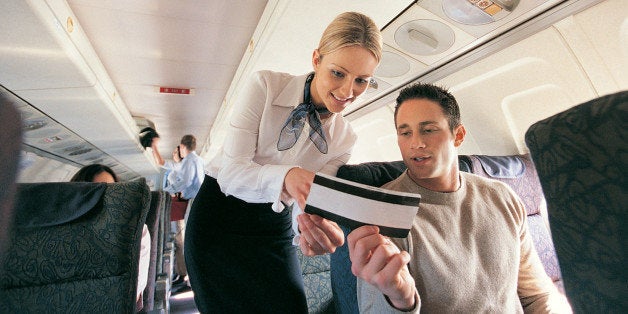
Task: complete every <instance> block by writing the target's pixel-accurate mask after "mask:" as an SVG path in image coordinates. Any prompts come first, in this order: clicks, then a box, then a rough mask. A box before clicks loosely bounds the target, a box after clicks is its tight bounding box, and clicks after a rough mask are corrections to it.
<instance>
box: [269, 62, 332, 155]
mask: <svg viewBox="0 0 628 314" xmlns="http://www.w3.org/2000/svg"><path fill="white" fill-rule="evenodd" d="M312 79H314V73H312V74H310V75H309V76H308V77H307V79H306V80H305V90H304V91H303V103H301V104H299V105H298V106H297V107H296V108H294V110H292V112H291V113H290V116H288V119H287V120H286V123H284V125H283V127H282V128H281V132H280V133H279V140H278V141H277V149H278V150H279V151H284V150H287V149H290V148H292V147H293V146H294V144H296V142H297V140H298V139H299V136H301V132H302V131H303V126H304V125H305V120H306V119H307V123H308V124H309V125H310V135H309V136H310V140H311V141H312V143H314V145H315V146H316V148H318V150H319V151H320V152H321V153H323V154H327V141H326V140H325V133H324V132H323V125H322V123H321V119H320V114H327V113H329V110H327V108H324V109H318V108H316V107H315V106H314V104H313V103H312V99H311V97H310V85H311V84H312Z"/></svg>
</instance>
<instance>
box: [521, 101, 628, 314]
mask: <svg viewBox="0 0 628 314" xmlns="http://www.w3.org/2000/svg"><path fill="white" fill-rule="evenodd" d="M627 121H628V92H626V91H624V92H620V93H616V94H612V95H607V96H604V97H601V98H598V99H595V100H591V101H589V102H586V103H584V104H581V105H578V106H575V107H573V108H571V109H568V110H566V111H564V112H561V113H559V114H556V115H554V116H552V117H549V118H547V119H545V120H542V121H539V122H537V123H535V124H534V125H532V126H531V127H530V128H529V129H528V131H527V132H526V143H527V145H528V147H529V149H530V152H531V155H532V159H533V160H534V163H535V164H536V168H537V171H538V173H539V177H540V181H541V185H542V187H543V191H544V193H545V197H546V199H547V207H548V212H549V220H550V225H551V230H552V236H553V239H554V243H555V245H556V252H557V255H558V260H559V262H560V267H561V270H562V275H563V281H564V285H565V292H566V295H567V297H568V299H569V300H570V302H571V306H572V308H573V310H574V312H582V313H589V312H595V313H611V312H612V313H620V312H621V313H625V312H626V310H627V309H628V267H627V266H626V265H628V263H627V261H626V234H627V231H628V230H627V228H628V227H627V225H628V224H627V223H628V214H627V204H628V191H627V190H628V182H627V179H626V178H627V177H628V130H627V129H626V122H627Z"/></svg>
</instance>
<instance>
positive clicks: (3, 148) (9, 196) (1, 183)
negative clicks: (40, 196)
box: [0, 89, 22, 302]
mask: <svg viewBox="0 0 628 314" xmlns="http://www.w3.org/2000/svg"><path fill="white" fill-rule="evenodd" d="M9 96H10V95H5V94H3V92H2V90H1V89H0V125H1V126H2V127H1V128H2V132H0V143H2V145H0V160H1V161H2V162H0V265H2V264H3V263H2V257H4V256H6V253H5V251H6V250H7V249H8V246H9V244H10V238H11V233H12V230H13V216H14V210H13V202H14V198H15V197H14V195H15V178H16V176H17V169H18V161H19V159H20V145H21V143H22V132H21V126H22V125H21V119H20V114H19V113H18V112H17V110H16V109H15V107H14V105H13V103H12V100H11V98H10V97H9ZM2 271H3V269H2V267H0V278H3V277H4V275H3V273H2ZM0 302H2V297H0Z"/></svg>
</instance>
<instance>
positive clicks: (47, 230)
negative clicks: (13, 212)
mask: <svg viewBox="0 0 628 314" xmlns="http://www.w3.org/2000/svg"><path fill="white" fill-rule="evenodd" d="M82 185H83V184H79V185H77V184H75V183H67V182H64V183H37V184H20V185H19V188H18V191H19V195H18V197H17V199H20V200H22V199H25V198H28V197H29V196H31V195H30V194H28V193H29V192H28V191H32V190H48V191H50V192H51V193H53V192H54V193H68V195H71V194H73V193H74V191H73V190H74V188H78V187H79V186H82ZM85 185H92V186H94V187H96V186H105V192H104V194H103V196H102V199H101V200H100V201H98V202H97V205H96V207H95V208H93V209H92V210H90V211H88V212H87V213H86V214H83V215H80V216H78V217H76V218H75V219H70V220H66V221H65V222H64V223H60V224H54V225H52V226H44V227H28V228H19V229H17V230H16V231H17V232H16V233H15V234H14V236H13V238H12V245H11V247H10V248H9V250H8V252H7V255H6V257H5V258H4V261H3V265H2V266H3V267H4V269H5V270H6V274H5V276H4V277H3V278H2V281H1V282H0V294H1V295H2V302H1V303H0V313H17V312H21V313H24V312H28V313H48V312H66V313H92V312H98V313H130V312H134V311H135V296H136V289H137V276H138V259H139V250H140V238H141V235H142V229H143V225H144V223H145V220H146V215H147V212H148V203H149V199H150V195H149V192H150V191H149V189H148V186H147V185H146V182H145V180H143V179H142V180H138V181H135V182H127V183H114V184H98V183H85ZM59 186H63V187H62V188H59ZM42 195H47V194H46V193H43V194H42ZM68 195H65V196H60V197H59V198H58V199H73V198H69V197H67V196H68ZM49 199H50V198H47V197H43V198H39V199H38V202H32V203H31V206H36V207H45V206H46V204H47V203H48V201H49ZM18 205H19V206H21V204H18ZM57 207H58V208H60V207H63V206H61V204H59V206H57ZM64 211H65V212H68V211H69V209H68V210H64ZM28 212H30V213H35V212H37V210H36V209H33V208H30V209H29V210H28ZM25 220H27V221H33V220H34V219H25Z"/></svg>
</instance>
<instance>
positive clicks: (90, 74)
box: [0, 0, 158, 179]
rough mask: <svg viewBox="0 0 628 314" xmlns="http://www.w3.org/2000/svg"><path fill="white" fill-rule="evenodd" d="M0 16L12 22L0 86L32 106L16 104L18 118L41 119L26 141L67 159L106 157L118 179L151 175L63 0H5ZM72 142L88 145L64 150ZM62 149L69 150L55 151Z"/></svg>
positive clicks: (0, 38)
mask: <svg viewBox="0 0 628 314" xmlns="http://www.w3.org/2000/svg"><path fill="white" fill-rule="evenodd" d="M0 19H2V21H4V23H6V24H5V25H11V27H10V28H7V29H10V31H5V32H2V33H0V47H1V48H0V58H2V60H3V62H2V63H0V85H2V86H4V87H5V88H6V89H8V90H10V91H12V92H13V93H14V94H15V95H17V96H19V97H20V98H22V99H23V100H25V101H26V102H27V103H28V104H30V106H32V108H30V107H29V105H23V106H20V107H21V108H22V109H21V110H22V112H23V117H24V116H27V115H34V116H38V115H40V116H41V119H42V120H46V121H47V123H45V124H44V125H39V126H38V130H37V132H25V137H24V143H25V144H27V145H28V146H29V147H32V148H33V149H34V150H35V151H36V152H37V151H41V152H44V153H48V154H49V155H46V157H50V158H55V159H59V160H60V161H63V162H66V163H75V164H80V165H85V164H90V163H94V162H95V161H101V160H103V161H104V160H107V163H109V164H110V165H113V166H114V167H113V168H116V167H118V169H119V171H117V172H123V173H124V174H123V175H121V177H122V178H123V179H132V178H136V177H138V176H147V175H154V174H157V173H158V168H157V166H156V165H155V163H154V160H153V158H152V156H151V155H150V154H149V153H148V152H146V151H145V150H144V149H143V147H142V146H141V145H140V143H139V134H138V133H139V130H138V127H137V125H136V124H135V121H134V119H133V118H132V116H131V114H130V112H129V111H128V109H127V107H126V105H125V104H124V102H123V100H122V99H121V98H120V96H119V95H118V93H117V91H116V88H115V86H114V85H113V83H112V81H111V79H110V77H109V75H108V74H107V71H106V69H105V68H104V66H103V65H102V63H101V61H100V59H99V58H98V56H97V54H96V52H95V51H94V49H93V48H92V46H91V44H90V42H89V40H88V38H87V37H86V35H85V34H84V33H83V30H82V29H81V26H80V23H79V21H77V20H76V17H75V16H74V14H73V13H72V11H71V9H70V7H69V6H68V4H67V3H66V2H65V1H63V0H47V1H42V0H26V1H10V2H9V3H7V4H5V5H4V6H3V10H1V12H0ZM68 113H71V114H68ZM66 133H68V134H71V135H67V134H66ZM54 136H57V137H56V138H54V139H55V140H54V141H46V138H51V137H54ZM53 142H54V143H53ZM79 146H82V147H90V149H89V150H87V149H83V150H77V151H71V148H72V147H79ZM64 151H66V152H67V151H71V152H72V153H74V155H67V154H63V153H60V152H64ZM84 154H89V158H84V157H86V156H87V155H84Z"/></svg>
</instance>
